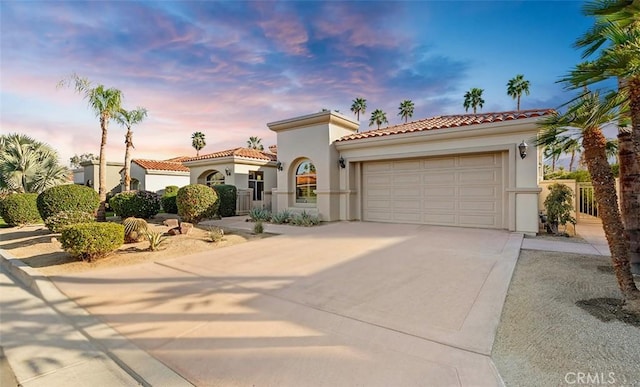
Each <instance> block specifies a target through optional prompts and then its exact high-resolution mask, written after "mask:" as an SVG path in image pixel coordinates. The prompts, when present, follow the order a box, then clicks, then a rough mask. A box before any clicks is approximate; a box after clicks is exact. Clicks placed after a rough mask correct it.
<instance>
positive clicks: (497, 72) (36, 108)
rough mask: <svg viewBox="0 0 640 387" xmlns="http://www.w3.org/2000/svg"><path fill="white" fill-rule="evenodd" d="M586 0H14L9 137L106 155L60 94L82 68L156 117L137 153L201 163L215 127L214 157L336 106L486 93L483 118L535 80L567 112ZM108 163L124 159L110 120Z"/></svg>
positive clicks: (544, 103) (431, 110) (5, 24)
mask: <svg viewBox="0 0 640 387" xmlns="http://www.w3.org/2000/svg"><path fill="white" fill-rule="evenodd" d="M582 5H583V3H582V2H573V1H548V2H545V1H402V2H401V1H393V2H387V1H327V2H315V1H302V2H291V1H287V2H271V1H255V2H237V1H233V2H232V1H225V2H214V1H198V2H190V1H180V2H169V1H162V2H133V1H113V2H106V1H92V2H80V1H69V2H65V1H56V2H53V1H45V2H36V1H28V2H25V1H2V2H0V35H1V37H0V49H1V51H0V76H1V78H0V82H1V94H0V98H1V100H0V131H1V132H2V133H10V132H20V133H26V134H29V135H31V136H33V137H35V138H36V139H38V140H40V141H44V142H47V143H49V144H51V145H53V146H54V147H55V148H56V149H58V150H59V152H60V155H61V158H62V159H63V161H64V162H67V160H68V158H69V157H71V156H72V155H73V154H80V153H86V152H91V153H95V154H97V153H98V150H99V141H100V140H99V135H100V129H99V124H98V121H97V119H96V118H95V117H94V116H93V113H92V112H91V111H90V110H89V109H88V108H87V106H86V103H85V102H84V101H83V100H82V98H81V96H80V95H77V94H74V92H73V90H71V89H57V88H56V84H57V83H58V81H60V80H61V79H62V78H64V77H65V76H68V75H69V74H70V73H72V72H76V73H78V74H79V75H81V76H86V77H88V78H89V79H91V80H92V81H94V82H96V83H101V84H104V85H105V86H107V87H116V88H118V89H121V90H122V91H123V93H124V107H125V108H127V109H132V108H134V107H136V106H143V107H145V108H147V109H148V110H149V117H148V119H147V120H146V121H145V122H143V123H142V124H141V125H139V126H137V127H135V128H134V143H135V145H136V149H135V151H134V158H154V159H164V158H169V157H174V156H180V155H195V150H194V149H193V148H191V141H190V136H191V133H193V132H195V131H201V132H204V133H205V135H206V139H207V146H206V147H205V148H204V150H203V151H202V152H214V151H218V150H223V149H228V148H232V147H236V146H243V145H244V144H245V143H246V140H247V139H248V138H249V136H259V137H261V138H262V139H263V144H264V145H271V144H274V143H275V135H274V134H273V133H272V132H270V131H269V130H268V129H267V127H266V123H267V122H272V121H277V120H282V119H286V118H291V117H293V116H297V115H303V114H309V113H314V112H317V111H320V110H321V109H323V108H327V109H336V110H339V111H341V112H343V113H345V114H348V115H350V116H352V114H351V112H350V111H349V108H350V106H351V101H352V100H353V99H354V98H356V97H364V98H366V99H367V107H368V108H367V113H366V114H365V115H364V116H361V117H360V118H361V122H362V125H361V130H368V129H369V127H368V116H369V114H370V112H371V111H373V110H374V109H382V110H384V111H385V112H386V113H387V117H388V119H389V121H390V124H396V123H399V122H400V117H398V116H397V112H398V105H399V103H400V102H401V101H402V100H404V99H410V100H412V101H413V102H414V103H415V113H414V117H413V119H420V118H426V117H429V116H433V115H439V114H459V113H464V108H463V107H462V102H463V95H464V93H465V92H466V91H467V90H469V89H470V88H472V87H479V88H483V89H484V94H483V97H484V99H485V101H486V102H485V105H484V108H483V109H482V112H491V111H503V110H513V109H515V101H514V100H513V99H511V98H510V97H509V96H507V94H506V83H507V81H508V80H509V79H510V78H512V77H514V76H515V75H516V74H524V75H525V78H526V79H528V80H529V81H530V82H531V88H530V91H531V95H530V96H524V97H523V100H522V103H521V105H522V109H529V108H556V107H558V106H559V105H561V104H562V103H564V102H565V101H567V100H568V99H569V98H570V97H571V94H570V93H568V92H566V91H564V90H563V88H562V85H560V84H557V83H556V81H557V80H558V78H559V77H560V76H562V75H564V74H565V73H566V72H567V71H568V70H569V69H570V68H571V67H572V66H573V65H575V64H576V63H578V62H579V61H580V60H581V59H580V52H579V51H577V50H575V49H574V48H572V43H573V42H574V40H575V39H576V38H577V37H578V36H579V35H580V34H582V33H583V32H584V31H586V30H587V29H588V28H589V26H590V25H591V24H592V20H590V19H589V18H587V17H584V16H582V14H581V7H582ZM107 151H108V159H109V160H114V161H120V160H121V159H123V158H124V130H123V129H122V128H120V127H119V126H118V125H117V124H115V123H112V124H111V126H110V130H109V146H108V148H107Z"/></svg>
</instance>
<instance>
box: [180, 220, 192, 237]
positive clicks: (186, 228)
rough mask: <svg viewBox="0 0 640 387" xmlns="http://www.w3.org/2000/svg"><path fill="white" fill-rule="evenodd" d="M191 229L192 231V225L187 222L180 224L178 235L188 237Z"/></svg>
mask: <svg viewBox="0 0 640 387" xmlns="http://www.w3.org/2000/svg"><path fill="white" fill-rule="evenodd" d="M191 229H193V224H191V223H187V222H182V223H180V233H181V234H184V235H189V232H191Z"/></svg>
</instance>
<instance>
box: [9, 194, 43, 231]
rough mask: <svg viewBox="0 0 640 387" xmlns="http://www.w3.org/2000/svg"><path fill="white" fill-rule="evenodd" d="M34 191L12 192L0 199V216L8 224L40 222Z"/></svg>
mask: <svg viewBox="0 0 640 387" xmlns="http://www.w3.org/2000/svg"><path fill="white" fill-rule="evenodd" d="M37 198H38V194H36V193H14V194H11V195H8V196H7V197H5V198H4V199H2V205H0V216H2V219H4V221H5V223H7V224H8V225H9V226H23V225H25V224H29V223H40V222H41V221H42V220H41V219H40V214H39V213H38V206H37V204H36V201H37Z"/></svg>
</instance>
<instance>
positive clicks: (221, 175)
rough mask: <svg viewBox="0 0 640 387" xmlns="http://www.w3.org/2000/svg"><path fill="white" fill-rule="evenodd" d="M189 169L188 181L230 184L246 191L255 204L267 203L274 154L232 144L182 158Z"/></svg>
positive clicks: (272, 184) (273, 175)
mask: <svg viewBox="0 0 640 387" xmlns="http://www.w3.org/2000/svg"><path fill="white" fill-rule="evenodd" d="M182 163H183V164H184V166H186V167H188V168H189V170H190V176H191V184H206V185H208V186H212V185H216V184H231V185H234V186H236V188H237V189H238V191H240V192H241V191H247V192H249V191H250V196H249V197H248V198H247V199H248V200H249V201H250V202H251V203H252V204H250V205H249V207H246V206H244V205H243V206H239V208H250V207H255V206H266V207H269V206H270V205H271V201H272V200H271V190H272V189H273V188H274V187H275V185H276V172H277V166H276V155H275V154H274V153H271V152H267V151H260V150H257V149H249V148H233V149H227V150H224V151H221V152H214V153H209V154H206V155H201V156H198V157H192V158H190V159H186V160H184V161H183V162H182Z"/></svg>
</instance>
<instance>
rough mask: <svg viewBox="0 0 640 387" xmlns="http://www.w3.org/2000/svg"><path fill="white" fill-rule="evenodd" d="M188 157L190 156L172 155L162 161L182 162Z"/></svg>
mask: <svg viewBox="0 0 640 387" xmlns="http://www.w3.org/2000/svg"><path fill="white" fill-rule="evenodd" d="M190 158H191V157H190V156H178V157H172V158H170V159H166V160H164V161H172V162H174V163H181V162H183V161H185V160H188V159H190Z"/></svg>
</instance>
